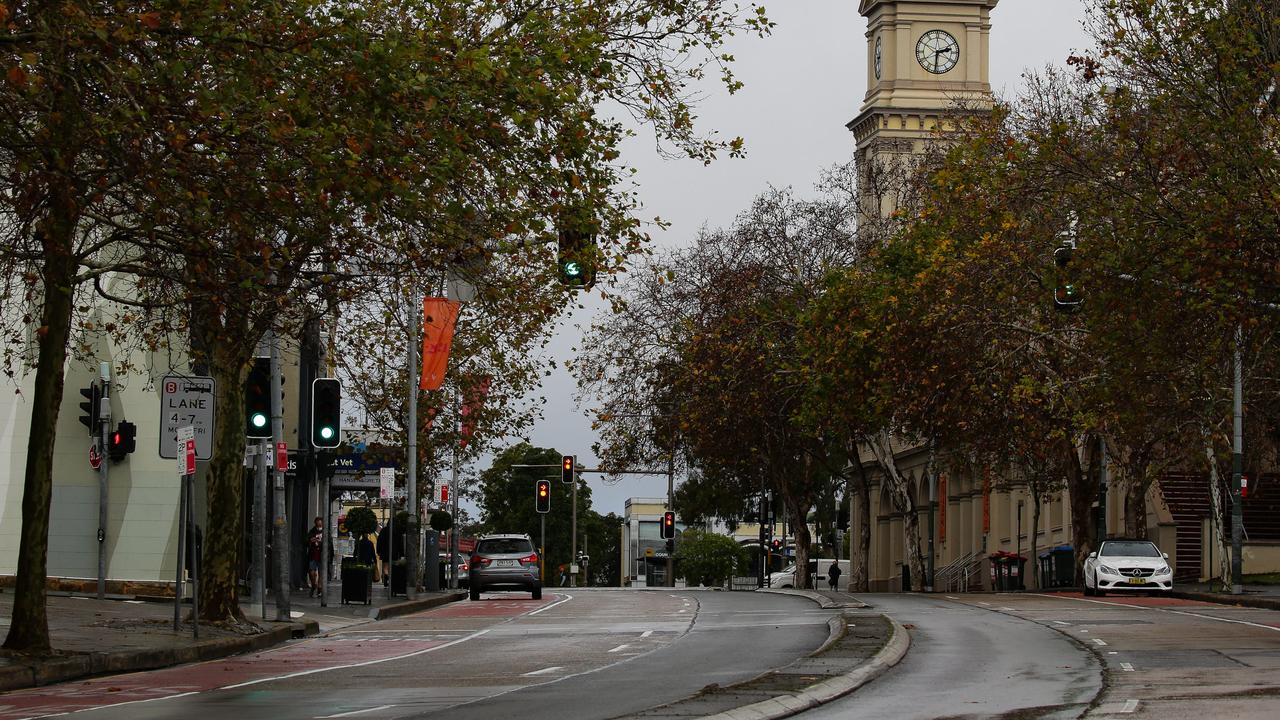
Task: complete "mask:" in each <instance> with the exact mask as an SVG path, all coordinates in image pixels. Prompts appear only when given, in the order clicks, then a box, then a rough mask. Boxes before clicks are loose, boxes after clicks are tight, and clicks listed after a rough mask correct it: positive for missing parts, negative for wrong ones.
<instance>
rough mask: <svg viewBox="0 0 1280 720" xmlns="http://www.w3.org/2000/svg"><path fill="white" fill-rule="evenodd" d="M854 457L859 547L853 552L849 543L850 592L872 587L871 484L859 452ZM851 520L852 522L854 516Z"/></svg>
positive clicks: (864, 590) (862, 590) (866, 589)
mask: <svg viewBox="0 0 1280 720" xmlns="http://www.w3.org/2000/svg"><path fill="white" fill-rule="evenodd" d="M853 458H854V462H855V463H857V465H858V479H857V480H854V481H851V482H852V483H853V485H854V488H855V490H856V491H857V493H858V497H857V499H858V548H857V552H853V543H850V544H849V550H850V558H849V592H868V591H869V589H870V587H871V572H870V568H871V484H870V479H869V478H868V477H867V469H866V468H865V467H863V465H862V460H861V458H859V456H858V454H857V453H854V454H853ZM850 507H852V505H851V506H850ZM849 521H850V523H852V522H853V518H850V519H849Z"/></svg>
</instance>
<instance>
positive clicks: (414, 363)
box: [405, 292, 422, 600]
mask: <svg viewBox="0 0 1280 720" xmlns="http://www.w3.org/2000/svg"><path fill="white" fill-rule="evenodd" d="M420 309H421V305H420V303H419V301H418V293H417V292H414V293H413V295H412V297H410V298H409V338H408V339H409V342H408V345H409V349H408V352H407V355H408V357H407V358H405V364H406V365H407V370H408V376H409V381H408V383H407V390H408V391H409V408H408V417H407V418H405V432H406V436H407V439H408V441H407V442H406V443H405V494H406V495H407V496H408V502H407V503H405V504H406V505H407V506H408V510H409V517H411V518H414V519H416V520H417V522H411V523H409V527H408V529H407V530H408V532H407V533H406V541H407V542H405V552H406V553H407V554H408V563H407V565H408V567H406V568H405V569H406V570H407V571H408V575H407V580H408V582H406V583H405V593H407V594H408V596H409V599H410V600H413V599H414V598H416V597H417V596H418V577H419V576H420V575H421V573H420V572H419V567H418V544H419V540H418V538H419V534H420V533H421V527H422V518H421V516H420V511H419V507H418V329H419V327H421V325H422V320H421V319H420V318H419V316H418V313H419V311H420Z"/></svg>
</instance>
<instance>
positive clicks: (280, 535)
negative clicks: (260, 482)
mask: <svg viewBox="0 0 1280 720" xmlns="http://www.w3.org/2000/svg"><path fill="white" fill-rule="evenodd" d="M267 343H268V347H269V349H270V351H271V443H272V446H273V447H275V448H276V452H277V453H278V452H279V448H280V445H281V443H283V442H284V411H283V409H282V408H281V407H280V406H281V404H282V403H281V400H282V398H281V392H280V347H279V344H278V343H277V342H276V334H275V332H273V331H271V330H268V331H267ZM272 458H273V459H274V460H275V462H274V463H272V466H273V467H272V468H271V475H272V477H273V478H274V482H273V483H272V487H273V492H272V495H273V497H274V499H275V503H274V504H275V513H274V516H275V543H274V544H273V545H272V548H274V549H275V556H276V622H289V621H290V620H291V619H292V618H291V616H290V615H289V610H290V602H289V600H290V598H289V595H290V593H291V591H292V589H293V588H292V586H293V583H292V582H291V581H290V579H289V516H288V511H287V510H286V509H285V490H284V475H285V471H284V470H281V469H280V458H278V457H276V456H275V454H273V455H272ZM264 619H265V616H264Z"/></svg>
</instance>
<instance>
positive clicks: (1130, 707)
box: [1120, 698, 1138, 713]
mask: <svg viewBox="0 0 1280 720" xmlns="http://www.w3.org/2000/svg"><path fill="white" fill-rule="evenodd" d="M1137 709H1138V701H1137V700H1134V699H1132V698H1130V699H1128V700H1125V701H1124V707H1122V708H1120V712H1122V713H1131V712H1133V711H1134V710H1137Z"/></svg>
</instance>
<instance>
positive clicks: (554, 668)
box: [524, 665, 564, 677]
mask: <svg viewBox="0 0 1280 720" xmlns="http://www.w3.org/2000/svg"><path fill="white" fill-rule="evenodd" d="M563 669H564V666H562V665H552V666H551V667H548V668H542V669H541V670H534V671H533V672H527V673H525V674H524V677H531V676H533V675H548V674H550V673H553V672H555V671H557V670H563Z"/></svg>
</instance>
